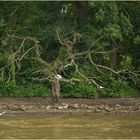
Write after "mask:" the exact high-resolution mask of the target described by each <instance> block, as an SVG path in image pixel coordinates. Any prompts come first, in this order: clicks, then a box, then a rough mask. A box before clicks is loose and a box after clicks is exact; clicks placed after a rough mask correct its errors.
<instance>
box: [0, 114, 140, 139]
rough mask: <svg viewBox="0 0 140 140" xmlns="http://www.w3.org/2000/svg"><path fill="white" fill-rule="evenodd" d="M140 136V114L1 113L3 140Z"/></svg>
mask: <svg viewBox="0 0 140 140" xmlns="http://www.w3.org/2000/svg"><path fill="white" fill-rule="evenodd" d="M22 138H27V139H140V115H124V116H122V115H120V116H119V115H118V116H115V115H114V116H113V115H112V116H111V115H94V114H90V115H89V114H87V115H44V116H43V115H42V116H36V115H35V116H0V139H22Z"/></svg>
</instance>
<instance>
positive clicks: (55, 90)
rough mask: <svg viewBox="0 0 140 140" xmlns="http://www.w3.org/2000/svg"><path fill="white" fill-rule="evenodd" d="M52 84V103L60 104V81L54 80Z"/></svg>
mask: <svg viewBox="0 0 140 140" xmlns="http://www.w3.org/2000/svg"><path fill="white" fill-rule="evenodd" d="M51 84H52V101H53V103H59V102H60V80H59V79H56V78H55V79H54V80H52V81H51Z"/></svg>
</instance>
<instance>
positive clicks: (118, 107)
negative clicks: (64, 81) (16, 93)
mask: <svg viewBox="0 0 140 140" xmlns="http://www.w3.org/2000/svg"><path fill="white" fill-rule="evenodd" d="M61 102H62V103H61V104H57V105H52V103H51V98H48V97H24V98H23V97H22V98H16V97H0V113H2V112H4V113H3V114H2V116H6V115H7V116H16V115H35V114H36V115H47V114H81V113H82V114H87V113H93V114H119V115H121V114H140V97H135V98H99V99H83V98H82V99H81V98H63V99H61Z"/></svg>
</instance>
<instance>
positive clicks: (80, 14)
mask: <svg viewBox="0 0 140 140" xmlns="http://www.w3.org/2000/svg"><path fill="white" fill-rule="evenodd" d="M74 4H75V10H76V23H77V24H78V25H81V24H83V23H84V22H85V19H86V13H87V2H85V1H75V2H74Z"/></svg>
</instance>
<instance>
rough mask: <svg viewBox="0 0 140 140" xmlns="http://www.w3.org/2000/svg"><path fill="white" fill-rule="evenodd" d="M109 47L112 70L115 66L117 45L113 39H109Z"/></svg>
mask: <svg viewBox="0 0 140 140" xmlns="http://www.w3.org/2000/svg"><path fill="white" fill-rule="evenodd" d="M110 46H111V53H110V67H111V68H114V67H116V65H117V52H118V49H117V43H116V41H115V40H114V39H111V41H110Z"/></svg>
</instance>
